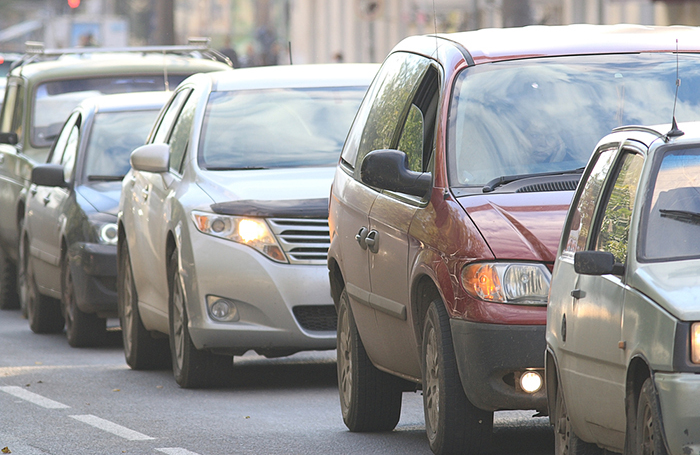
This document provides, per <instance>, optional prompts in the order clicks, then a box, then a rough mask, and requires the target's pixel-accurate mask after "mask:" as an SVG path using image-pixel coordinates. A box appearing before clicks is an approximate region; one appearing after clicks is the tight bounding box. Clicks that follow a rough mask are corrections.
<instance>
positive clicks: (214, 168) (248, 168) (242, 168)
mask: <svg viewBox="0 0 700 455" xmlns="http://www.w3.org/2000/svg"><path fill="white" fill-rule="evenodd" d="M261 169H267V168H266V167H262V166H238V167H234V166H231V167H228V166H207V170H208V171H257V170H261Z"/></svg>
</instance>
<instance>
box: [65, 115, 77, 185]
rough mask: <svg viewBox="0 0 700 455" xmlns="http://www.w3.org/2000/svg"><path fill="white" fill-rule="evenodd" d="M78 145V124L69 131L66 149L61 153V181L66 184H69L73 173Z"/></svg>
mask: <svg viewBox="0 0 700 455" xmlns="http://www.w3.org/2000/svg"><path fill="white" fill-rule="evenodd" d="M79 145H80V124H79V123H76V124H75V125H74V126H73V128H71V130H70V134H69V135H68V141H67V142H66V149H65V151H64V152H63V158H61V164H62V165H63V180H65V181H66V182H70V181H71V180H72V179H73V173H74V171H75V158H76V156H77V154H78V146H79Z"/></svg>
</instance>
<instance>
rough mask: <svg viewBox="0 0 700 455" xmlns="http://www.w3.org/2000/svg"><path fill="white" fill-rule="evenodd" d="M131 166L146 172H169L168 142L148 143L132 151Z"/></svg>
mask: <svg viewBox="0 0 700 455" xmlns="http://www.w3.org/2000/svg"><path fill="white" fill-rule="evenodd" d="M129 161H130V162H131V167H133V168H134V169H136V170H137V171H144V172H155V173H161V172H167V171H168V168H169V165H170V147H169V146H168V144H146V145H142V146H141V147H139V148H137V149H136V150H134V151H133V152H131V158H130V159H129Z"/></svg>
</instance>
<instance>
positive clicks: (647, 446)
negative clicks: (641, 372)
mask: <svg viewBox="0 0 700 455" xmlns="http://www.w3.org/2000/svg"><path fill="white" fill-rule="evenodd" d="M635 433H636V434H635V435H634V436H635V437H634V441H635V448H636V451H635V450H633V452H635V453H639V454H641V455H666V453H667V452H666V446H665V445H664V440H663V434H662V432H661V409H660V407H659V400H658V398H657V396H656V392H655V391H654V383H653V380H652V379H651V378H647V380H646V381H644V384H642V390H641V392H640V394H639V401H638V404H637V424H636V425H635Z"/></svg>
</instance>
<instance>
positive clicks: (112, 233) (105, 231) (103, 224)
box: [88, 213, 119, 245]
mask: <svg viewBox="0 0 700 455" xmlns="http://www.w3.org/2000/svg"><path fill="white" fill-rule="evenodd" d="M88 219H89V221H90V224H91V225H92V226H93V228H94V229H95V231H96V232H97V241H98V242H99V243H102V244H105V245H116V244H117V238H118V232H119V231H118V228H117V223H115V221H116V217H115V216H114V215H110V214H107V213H95V214H92V215H90V216H89V217H88Z"/></svg>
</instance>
